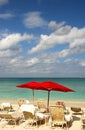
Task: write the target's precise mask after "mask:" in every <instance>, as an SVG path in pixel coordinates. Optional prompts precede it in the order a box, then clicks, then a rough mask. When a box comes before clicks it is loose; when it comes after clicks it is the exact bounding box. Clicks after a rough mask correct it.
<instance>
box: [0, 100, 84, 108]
mask: <svg viewBox="0 0 85 130" xmlns="http://www.w3.org/2000/svg"><path fill="white" fill-rule="evenodd" d="M20 99H24V100H27V99H26V98H18V99H0V104H1V103H3V102H10V103H11V104H18V101H19V100H20ZM38 100H43V101H44V102H45V103H46V104H47V100H46V99H38ZM38 100H34V104H37V101H38ZM29 101H30V103H33V101H32V100H29ZM57 101H62V102H64V103H65V105H66V106H67V107H71V106H74V107H83V108H85V101H83V100H82V101H80V100H50V102H49V104H50V105H55V104H56V102H57Z"/></svg>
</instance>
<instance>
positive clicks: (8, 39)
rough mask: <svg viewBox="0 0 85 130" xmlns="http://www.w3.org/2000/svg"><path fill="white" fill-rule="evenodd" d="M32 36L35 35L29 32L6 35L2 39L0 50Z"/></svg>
mask: <svg viewBox="0 0 85 130" xmlns="http://www.w3.org/2000/svg"><path fill="white" fill-rule="evenodd" d="M32 38H33V35H28V34H23V35H21V34H20V33H14V34H9V35H6V36H5V37H3V38H2V39H1V40H0V50H3V49H9V48H11V47H14V46H16V45H17V43H19V42H21V41H26V40H31V39H32Z"/></svg>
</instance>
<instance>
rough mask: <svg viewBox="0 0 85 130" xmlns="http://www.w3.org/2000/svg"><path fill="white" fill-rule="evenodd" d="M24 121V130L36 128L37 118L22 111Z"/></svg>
mask: <svg viewBox="0 0 85 130" xmlns="http://www.w3.org/2000/svg"><path fill="white" fill-rule="evenodd" d="M23 116H24V120H25V121H26V124H25V128H26V127H29V128H30V127H33V126H37V121H38V120H37V118H36V116H35V115H33V114H32V113H31V112H28V111H23Z"/></svg>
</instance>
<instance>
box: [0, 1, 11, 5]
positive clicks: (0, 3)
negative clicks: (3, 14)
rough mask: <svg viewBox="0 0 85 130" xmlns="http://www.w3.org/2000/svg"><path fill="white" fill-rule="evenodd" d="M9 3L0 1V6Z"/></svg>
mask: <svg viewBox="0 0 85 130" xmlns="http://www.w3.org/2000/svg"><path fill="white" fill-rule="evenodd" d="M8 2H9V0H0V6H1V5H4V4H7V3H8Z"/></svg>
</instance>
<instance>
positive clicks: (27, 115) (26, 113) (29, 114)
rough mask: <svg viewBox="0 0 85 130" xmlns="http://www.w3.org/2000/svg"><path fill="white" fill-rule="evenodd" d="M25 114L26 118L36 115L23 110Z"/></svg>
mask: <svg viewBox="0 0 85 130" xmlns="http://www.w3.org/2000/svg"><path fill="white" fill-rule="evenodd" d="M23 115H24V118H25V120H28V119H33V118H34V115H33V114H32V113H31V112H27V111H23Z"/></svg>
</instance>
